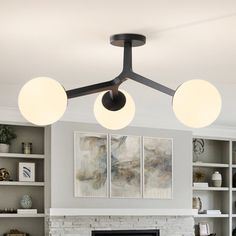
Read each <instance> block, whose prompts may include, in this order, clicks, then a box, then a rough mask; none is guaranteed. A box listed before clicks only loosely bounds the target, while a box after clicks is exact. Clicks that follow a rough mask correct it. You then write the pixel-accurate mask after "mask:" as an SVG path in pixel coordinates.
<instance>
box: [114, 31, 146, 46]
mask: <svg viewBox="0 0 236 236" xmlns="http://www.w3.org/2000/svg"><path fill="white" fill-rule="evenodd" d="M125 42H130V43H131V45H132V47H139V46H142V45H144V44H145V43H146V37H145V36H144V35H141V34H114V35H112V36H111V37H110V43H111V44H112V45H114V46H117V47H124V44H125Z"/></svg>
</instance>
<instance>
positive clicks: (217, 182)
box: [211, 171, 222, 187]
mask: <svg viewBox="0 0 236 236" xmlns="http://www.w3.org/2000/svg"><path fill="white" fill-rule="evenodd" d="M211 180H212V186H213V187H221V186H222V175H221V174H220V173H219V171H215V172H214V173H213V174H212V176H211Z"/></svg>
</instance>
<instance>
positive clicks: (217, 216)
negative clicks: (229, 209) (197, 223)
mask: <svg viewBox="0 0 236 236" xmlns="http://www.w3.org/2000/svg"><path fill="white" fill-rule="evenodd" d="M194 217H195V218H227V217H229V214H217V215H207V214H198V215H194Z"/></svg>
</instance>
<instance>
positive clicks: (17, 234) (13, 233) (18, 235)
mask: <svg viewBox="0 0 236 236" xmlns="http://www.w3.org/2000/svg"><path fill="white" fill-rule="evenodd" d="M4 236H29V234H28V233H23V232H21V231H19V230H17V229H11V230H10V232H9V233H5V234H4Z"/></svg>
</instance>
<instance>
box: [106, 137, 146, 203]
mask: <svg viewBox="0 0 236 236" xmlns="http://www.w3.org/2000/svg"><path fill="white" fill-rule="evenodd" d="M114 138H115V139H117V140H116V141H117V144H115V146H116V145H118V146H119V148H122V146H123V148H124V149H123V150H121V151H118V152H117V153H114V148H115V147H114V145H113V142H112V141H114V140H113V139H114ZM123 138H125V139H126V140H123V142H122V140H119V139H123ZM127 141H128V142H127ZM132 141H133V142H132ZM133 145H134V146H133ZM128 146H129V148H130V149H132V150H129V149H128V148H127V147H128ZM134 147H135V148H134ZM141 147H142V137H141V136H137V135H122V134H110V135H109V151H110V152H109V160H110V163H109V164H110V166H109V175H110V178H109V188H110V198H125V199H129V198H131V199H132V198H133V199H140V198H142V178H143V176H142V148H141ZM126 148H127V149H126ZM134 149H135V153H134V152H133V151H134ZM122 151H123V153H122ZM114 158H117V163H116V164H117V167H118V168H117V170H119V169H121V173H119V171H118V173H116V174H115V173H113V172H117V171H115V170H114V164H115V163H114V160H113V159H114ZM133 158H134V159H135V160H133ZM126 161H127V164H132V161H134V162H135V161H138V162H139V163H138V165H137V166H136V168H134V167H128V168H125V169H124V168H122V163H123V164H124V163H125V162H126ZM126 172H129V174H130V175H131V178H125V179H124V177H125V175H126V174H128V173H126ZM115 178H116V179H117V181H114V179H115ZM119 178H121V179H120V180H119ZM135 180H136V181H135ZM119 181H121V184H120V188H119V185H118V186H116V184H114V182H119ZM135 182H137V183H135ZM135 185H136V186H135ZM133 187H136V188H135V189H133ZM115 189H116V193H115V191H114V190H115ZM134 190H135V191H134Z"/></svg>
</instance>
